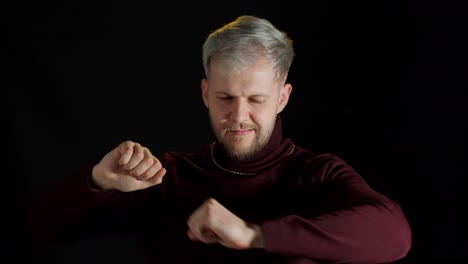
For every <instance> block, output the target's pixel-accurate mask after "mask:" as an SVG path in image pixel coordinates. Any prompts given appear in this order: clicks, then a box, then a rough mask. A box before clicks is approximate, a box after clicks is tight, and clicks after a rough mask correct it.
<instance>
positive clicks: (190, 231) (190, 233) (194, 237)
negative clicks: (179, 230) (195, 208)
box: [187, 229, 200, 241]
mask: <svg viewBox="0 0 468 264" xmlns="http://www.w3.org/2000/svg"><path fill="white" fill-rule="evenodd" d="M187 236H188V237H189V238H190V240H192V241H199V240H200V239H198V238H197V237H196V236H195V235H194V234H193V232H192V230H190V229H189V230H187Z"/></svg>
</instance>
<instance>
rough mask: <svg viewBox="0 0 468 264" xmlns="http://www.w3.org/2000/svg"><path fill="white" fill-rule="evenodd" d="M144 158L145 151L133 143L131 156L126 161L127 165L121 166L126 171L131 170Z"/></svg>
mask: <svg viewBox="0 0 468 264" xmlns="http://www.w3.org/2000/svg"><path fill="white" fill-rule="evenodd" d="M144 158H145V151H144V148H143V147H142V146H141V145H140V144H139V143H135V144H134V145H133V154H132V156H131V158H130V160H129V161H128V163H127V164H126V165H125V166H123V168H124V169H125V170H127V171H131V170H133V169H134V168H135V167H136V166H137V165H138V164H140V162H141V161H142V160H143V159H144Z"/></svg>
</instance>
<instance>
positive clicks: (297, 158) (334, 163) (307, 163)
mask: <svg viewBox="0 0 468 264" xmlns="http://www.w3.org/2000/svg"><path fill="white" fill-rule="evenodd" d="M292 162H294V163H295V165H296V166H299V167H302V168H303V169H304V170H305V171H306V172H308V173H309V175H314V178H315V179H317V180H319V181H328V180H336V179H338V178H342V177H356V176H357V177H359V178H360V176H359V174H358V173H357V172H356V171H355V170H354V168H353V167H352V166H351V165H350V164H348V163H347V162H346V161H345V160H344V159H343V158H341V157H340V156H338V155H337V154H334V153H316V152H312V151H309V150H307V149H304V148H301V147H298V146H296V153H295V155H294V156H293V157H292Z"/></svg>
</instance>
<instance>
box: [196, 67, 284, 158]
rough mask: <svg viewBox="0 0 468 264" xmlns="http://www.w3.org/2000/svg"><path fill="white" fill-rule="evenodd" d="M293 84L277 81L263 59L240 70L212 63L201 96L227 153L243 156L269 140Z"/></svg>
mask: <svg viewBox="0 0 468 264" xmlns="http://www.w3.org/2000/svg"><path fill="white" fill-rule="evenodd" d="M291 88H292V87H291V85H290V84H283V82H281V83H280V81H278V79H277V78H276V72H275V70H274V69H273V67H272V66H271V65H270V64H269V63H267V62H266V61H265V60H263V59H262V60H259V61H257V62H256V63H254V64H253V65H251V66H249V67H248V68H246V69H245V70H243V71H241V72H223V71H221V70H219V69H218V68H217V67H216V65H215V64H212V65H211V66H210V68H209V77H208V79H203V80H202V82H201V89H202V97H203V101H204V103H205V105H206V107H207V108H208V111H209V115H210V122H211V126H212V127H213V131H214V133H215V135H216V137H217V139H218V141H219V142H220V143H221V144H222V145H223V147H224V149H225V150H226V152H227V153H228V155H230V156H231V157H232V158H233V159H236V160H244V159H246V158H249V157H251V156H252V155H254V154H255V153H257V151H259V150H260V149H261V148H262V147H263V146H264V145H265V144H266V143H267V142H268V140H269V139H270V136H271V134H272V130H273V128H274V125H275V121H276V115H277V114H278V113H280V112H281V111H282V110H283V109H284V107H285V106H286V104H287V102H288V99H289V94H290V92H291Z"/></svg>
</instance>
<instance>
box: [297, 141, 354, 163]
mask: <svg viewBox="0 0 468 264" xmlns="http://www.w3.org/2000/svg"><path fill="white" fill-rule="evenodd" d="M295 149H296V150H295V155H293V157H292V158H293V159H297V160H301V161H302V162H305V163H306V164H307V165H308V166H310V167H323V166H330V165H346V161H345V160H344V159H343V158H341V157H340V156H338V155H337V154H334V153H328V152H325V153H317V152H313V151H310V150H307V149H304V148H302V147H300V146H296V147H295Z"/></svg>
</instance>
